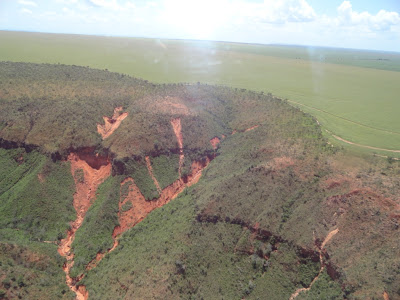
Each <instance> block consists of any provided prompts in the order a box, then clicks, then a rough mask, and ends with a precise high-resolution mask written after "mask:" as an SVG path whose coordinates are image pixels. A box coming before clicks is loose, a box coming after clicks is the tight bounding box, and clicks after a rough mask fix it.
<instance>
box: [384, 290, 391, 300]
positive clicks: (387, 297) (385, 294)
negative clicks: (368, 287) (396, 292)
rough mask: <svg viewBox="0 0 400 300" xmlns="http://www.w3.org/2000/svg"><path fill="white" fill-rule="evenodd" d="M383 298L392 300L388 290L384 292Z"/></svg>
mask: <svg viewBox="0 0 400 300" xmlns="http://www.w3.org/2000/svg"><path fill="white" fill-rule="evenodd" d="M383 299H384V300H390V298H389V294H388V293H387V292H383Z"/></svg>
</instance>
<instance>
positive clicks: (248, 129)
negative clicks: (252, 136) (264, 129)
mask: <svg viewBox="0 0 400 300" xmlns="http://www.w3.org/2000/svg"><path fill="white" fill-rule="evenodd" d="M258 126H260V125H254V126H252V127H250V128H247V129H246V130H245V131H244V132H247V131H250V130H253V129H256V128H257V127H258Z"/></svg>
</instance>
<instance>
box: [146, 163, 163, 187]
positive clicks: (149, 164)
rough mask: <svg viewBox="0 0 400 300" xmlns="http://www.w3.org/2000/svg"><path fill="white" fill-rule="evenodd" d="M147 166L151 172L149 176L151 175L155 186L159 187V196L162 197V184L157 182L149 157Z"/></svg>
mask: <svg viewBox="0 0 400 300" xmlns="http://www.w3.org/2000/svg"><path fill="white" fill-rule="evenodd" d="M146 166H147V170H148V171H149V174H150V176H151V178H152V179H153V181H154V184H155V186H156V187H157V191H158V194H160V195H161V192H162V191H161V187H160V184H159V183H158V181H157V178H156V177H155V176H154V174H153V168H152V167H151V162H150V157H148V156H146Z"/></svg>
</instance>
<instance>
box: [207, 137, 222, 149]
mask: <svg viewBox="0 0 400 300" xmlns="http://www.w3.org/2000/svg"><path fill="white" fill-rule="evenodd" d="M220 142H221V140H220V139H219V138H218V137H217V136H216V137H213V138H212V139H211V140H210V143H211V146H212V147H213V148H214V150H216V149H217V147H218V144H219V143H220Z"/></svg>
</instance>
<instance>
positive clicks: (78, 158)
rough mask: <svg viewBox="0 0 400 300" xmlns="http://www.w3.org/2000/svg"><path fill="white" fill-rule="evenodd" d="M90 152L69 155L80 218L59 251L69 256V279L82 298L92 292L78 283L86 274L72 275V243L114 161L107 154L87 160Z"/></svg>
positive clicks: (85, 297) (77, 297)
mask: <svg viewBox="0 0 400 300" xmlns="http://www.w3.org/2000/svg"><path fill="white" fill-rule="evenodd" d="M88 156H89V155H88V154H77V153H71V154H70V155H69V156H68V161H69V162H70V165H71V173H72V176H73V178H74V181H75V186H76V192H75V194H74V201H73V205H74V208H75V211H76V219H75V221H73V222H72V223H71V224H70V225H71V228H70V229H69V230H68V232H67V237H66V238H65V239H62V240H61V242H60V244H59V246H58V253H59V254H60V255H61V256H63V257H65V258H66V260H67V261H66V262H65V263H64V266H63V270H64V272H65V277H66V283H67V285H68V287H69V288H70V289H71V291H73V292H74V293H75V294H76V299H79V300H81V299H82V300H83V299H87V298H88V292H87V291H86V289H85V287H84V286H82V285H81V286H78V285H77V284H78V283H79V281H80V280H81V279H82V276H81V277H80V278H71V276H70V270H71V268H72V266H73V265H74V254H73V252H72V249H71V245H72V242H73V241H74V239H75V233H76V231H77V230H78V229H79V228H80V227H81V225H82V223H83V220H84V218H85V215H86V212H87V211H88V209H89V207H90V206H91V205H92V203H93V201H94V199H95V197H96V191H97V188H98V186H99V185H100V184H101V183H102V182H103V181H104V180H105V179H106V178H107V177H108V176H110V175H111V163H110V162H109V161H108V159H107V158H104V157H99V156H96V155H93V157H92V158H91V159H90V160H89V159H88V160H85V158H86V157H88Z"/></svg>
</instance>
